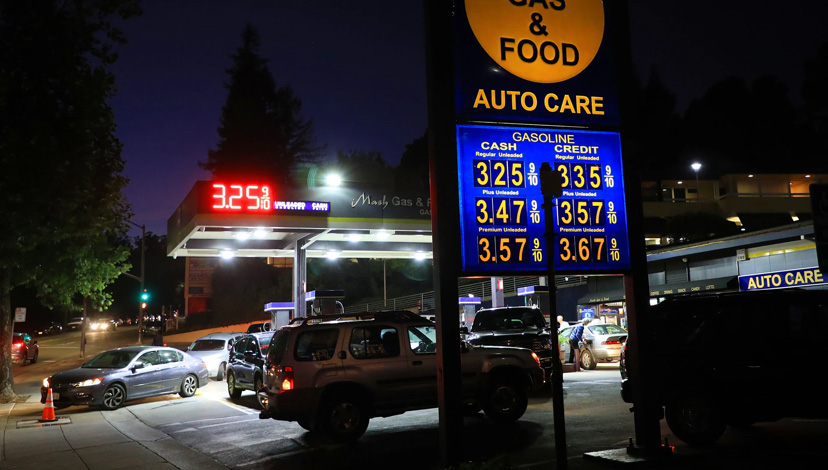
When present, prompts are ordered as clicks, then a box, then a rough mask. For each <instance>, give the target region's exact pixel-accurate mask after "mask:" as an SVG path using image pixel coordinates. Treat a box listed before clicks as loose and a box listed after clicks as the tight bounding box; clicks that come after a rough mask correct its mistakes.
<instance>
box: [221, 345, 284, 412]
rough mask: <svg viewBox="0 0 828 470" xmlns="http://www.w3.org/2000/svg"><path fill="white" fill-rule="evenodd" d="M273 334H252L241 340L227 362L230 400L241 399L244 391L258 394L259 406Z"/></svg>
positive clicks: (234, 347)
mask: <svg viewBox="0 0 828 470" xmlns="http://www.w3.org/2000/svg"><path fill="white" fill-rule="evenodd" d="M271 338H273V332H272V331H270V332H267V333H251V334H247V335H244V336H242V337H241V338H239V339H238V340H237V341H236V342H235V344H233V349H231V350H230V357H229V358H228V362H227V394H228V395H230V398H239V397H240V396H241V394H242V391H243V390H250V391H252V392H254V393H256V396H257V398H258V399H259V404H260V405H263V403H262V396H261V395H259V394H258V392H259V390H260V389H261V388H262V384H263V383H264V363H265V358H266V357H267V349H268V348H269V347H270V340H271Z"/></svg>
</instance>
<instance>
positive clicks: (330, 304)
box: [305, 289, 345, 315]
mask: <svg viewBox="0 0 828 470" xmlns="http://www.w3.org/2000/svg"><path fill="white" fill-rule="evenodd" d="M343 298H345V291H344V290H343V289H332V290H312V291H310V292H305V302H311V310H310V311H311V314H312V315H334V314H337V313H345V307H344V306H343V305H342V302H340V300H342V299H343Z"/></svg>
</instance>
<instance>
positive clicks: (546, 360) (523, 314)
mask: <svg viewBox="0 0 828 470" xmlns="http://www.w3.org/2000/svg"><path fill="white" fill-rule="evenodd" d="M461 331H462V332H464V333H465V332H466V330H464V329H462V328H461ZM465 340H466V341H468V342H469V343H471V344H473V345H477V346H512V347H517V348H526V349H531V350H532V351H533V352H534V353H535V354H537V355H538V358H539V359H540V362H541V368H543V371H544V379H545V380H546V381H547V382H549V378H550V376H551V374H552V358H554V357H555V346H553V345H552V330H551V329H550V328H549V325H548V324H547V323H546V319H545V318H544V317H543V314H542V313H541V311H540V309H537V308H534V307H496V308H484V309H481V310H478V311H477V313H476V314H475V316H474V322H473V323H472V325H471V328H470V329H468V334H467V336H466V337H465Z"/></svg>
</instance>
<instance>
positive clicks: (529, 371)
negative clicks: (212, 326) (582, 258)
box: [259, 311, 544, 441]
mask: <svg viewBox="0 0 828 470" xmlns="http://www.w3.org/2000/svg"><path fill="white" fill-rule="evenodd" d="M436 333H437V332H436V328H435V325H434V323H432V322H431V321H429V320H426V319H424V318H422V317H420V316H419V315H416V314H413V313H411V312H407V311H394V312H378V313H365V314H360V315H355V316H345V315H339V316H335V315H330V316H319V317H308V318H302V319H297V320H294V322H293V323H292V324H290V325H288V326H285V327H282V328H281V329H279V330H278V331H276V333H275V334H274V336H273V339H272V341H271V343H270V350H269V352H268V356H267V363H266V365H265V375H266V377H265V383H264V386H263V387H262V389H261V390H260V391H259V393H260V396H261V397H262V400H263V402H264V403H263V406H264V411H262V412H261V413H260V414H259V417H260V418H262V419H267V418H273V419H277V420H283V421H297V422H298V423H299V425H300V426H302V427H303V428H305V429H307V430H310V431H321V432H322V433H324V434H325V435H327V436H328V437H329V438H331V439H334V440H337V441H354V440H356V439H358V438H359V437H360V436H361V435H362V434H363V433H364V432H365V429H366V428H367V427H368V421H369V420H370V419H371V418H373V417H385V416H392V415H397V414H401V413H404V412H406V411H411V410H419V409H425V408H434V407H436V406H437V363H436V361H437V357H436V356H437V355H436V352H437V343H436ZM462 348H463V349H462V354H461V365H462V377H463V396H462V400H463V404H464V407H465V409H466V410H467V411H470V412H477V411H480V410H481V409H483V410H485V412H486V415H487V416H489V417H490V418H492V419H494V420H495V421H498V422H509V421H516V420H517V419H519V418H520V417H521V416H523V413H524V412H525V411H526V406H527V404H528V396H529V395H530V394H532V393H534V392H539V391H541V390H542V389H543V386H544V374H543V370H542V369H541V367H540V361H539V359H538V357H537V355H536V354H535V353H533V352H532V351H530V350H529V349H524V348H513V347H501V346H471V345H469V344H467V343H465V342H463V343H462Z"/></svg>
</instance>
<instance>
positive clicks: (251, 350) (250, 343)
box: [244, 338, 259, 356]
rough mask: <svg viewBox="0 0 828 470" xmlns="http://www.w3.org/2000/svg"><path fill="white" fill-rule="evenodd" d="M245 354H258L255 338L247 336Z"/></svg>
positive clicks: (257, 343)
mask: <svg viewBox="0 0 828 470" xmlns="http://www.w3.org/2000/svg"><path fill="white" fill-rule="evenodd" d="M244 353H245V354H253V355H256V356H258V355H259V342H258V341H256V339H255V338H247V347H245V348H244Z"/></svg>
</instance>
